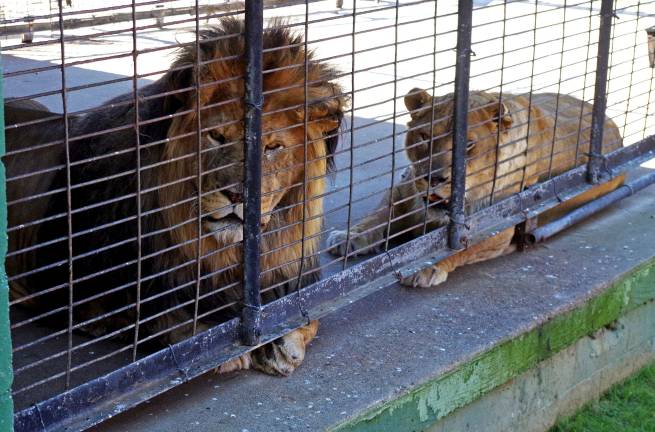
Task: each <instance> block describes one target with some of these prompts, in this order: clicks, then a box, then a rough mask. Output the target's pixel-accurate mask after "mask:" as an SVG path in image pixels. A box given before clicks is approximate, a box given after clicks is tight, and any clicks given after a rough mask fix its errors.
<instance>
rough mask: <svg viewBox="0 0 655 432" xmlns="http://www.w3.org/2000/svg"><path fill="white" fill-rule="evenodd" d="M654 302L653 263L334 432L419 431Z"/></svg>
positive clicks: (633, 271) (654, 267) (338, 427)
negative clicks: (581, 302) (637, 308)
mask: <svg viewBox="0 0 655 432" xmlns="http://www.w3.org/2000/svg"><path fill="white" fill-rule="evenodd" d="M653 299H655V260H651V261H649V262H647V263H644V264H642V265H641V266H638V267H637V268H635V269H633V270H632V271H631V272H630V273H629V274H627V275H624V276H623V277H622V278H620V280H618V281H616V282H615V283H613V284H612V285H611V286H610V287H609V288H607V289H606V290H605V291H604V292H603V293H601V294H600V295H597V296H595V297H592V298H590V299H589V300H587V301H586V302H585V303H584V304H582V305H581V306H579V307H577V308H575V309H573V310H571V311H568V312H565V313H563V314H561V315H558V316H557V317H555V318H553V319H552V320H550V321H548V322H545V323H543V324H542V325H540V326H538V327H536V328H534V329H532V330H531V331H528V332H527V333H524V334H522V335H521V336H518V337H516V338H514V339H511V340H508V341H506V342H504V343H502V344H500V345H497V346H495V347H493V348H492V349H490V350H488V351H486V352H484V353H482V354H480V355H478V356H477V357H476V358H474V359H473V360H471V361H469V362H467V363H465V364H463V365H460V366H459V367H458V368H457V369H455V370H453V371H452V372H450V373H448V374H446V375H444V376H441V377H439V378H438V379H435V380H433V381H430V382H427V383H425V384H422V385H421V386H419V387H417V388H415V389H413V390H412V391H410V392H409V393H406V394H404V395H402V396H400V397H398V398H397V399H394V400H392V401H390V402H387V403H385V404H383V405H381V406H379V407H377V408H374V409H372V410H370V411H368V412H366V413H364V414H362V415H360V416H358V417H356V418H354V419H351V420H348V421H346V422H344V423H342V424H341V425H339V426H337V427H335V428H334V429H333V431H335V432H337V431H338V432H346V431H349V432H351V431H352V432H369V431H370V432H378V431H421V430H424V429H425V428H427V427H428V426H430V425H432V424H433V423H435V422H436V421H437V420H439V419H441V418H443V417H445V416H446V415H448V414H449V413H451V412H453V411H454V410H456V409H457V408H460V407H462V406H464V405H467V404H469V403H471V402H473V401H474V400H476V399H478V398H479V397H481V396H482V395H484V394H486V393H487V392H489V391H491V390H493V389H494V388H496V387H498V386H500V385H502V384H504V383H506V382H507V381H509V380H510V379H512V378H514V377H516V376H517V375H519V374H521V373H523V372H525V371H526V370H528V369H530V368H531V367H534V366H535V365H536V364H537V363H538V362H540V361H542V360H544V359H546V358H548V357H550V356H551V355H553V354H554V353H556V352H558V351H560V350H562V349H564V348H566V347H568V346H570V345H571V344H573V343H574V342H576V341H577V340H578V339H580V338H581V337H584V336H586V335H588V334H590V333H593V332H594V331H596V330H598V329H599V328H601V327H603V326H605V325H608V324H610V323H612V322H613V321H615V320H616V319H618V318H619V317H621V316H622V315H624V314H625V313H627V312H629V311H630V310H632V309H634V308H636V307H637V306H640V305H642V304H644V303H646V302H648V301H652V300H653Z"/></svg>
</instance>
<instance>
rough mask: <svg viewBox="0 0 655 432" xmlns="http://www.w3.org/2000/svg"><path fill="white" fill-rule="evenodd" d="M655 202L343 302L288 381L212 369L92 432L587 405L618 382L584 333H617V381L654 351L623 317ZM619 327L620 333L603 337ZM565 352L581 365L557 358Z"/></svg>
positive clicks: (645, 299)
mask: <svg viewBox="0 0 655 432" xmlns="http://www.w3.org/2000/svg"><path fill="white" fill-rule="evenodd" d="M654 198H655V188H654V187H650V188H648V189H645V190H644V191H642V192H640V193H639V194H637V195H635V196H634V197H632V198H629V199H627V200H625V201H622V202H620V203H619V204H618V205H617V206H615V207H614V208H612V209H610V210H608V211H606V212H604V213H603V214H601V215H599V216H597V217H595V218H593V219H592V220H590V221H588V222H586V223H584V224H582V225H579V226H577V227H575V228H573V229H571V230H568V231H567V232H565V233H563V234H562V235H560V236H558V237H556V238H554V239H552V240H551V241H549V242H547V243H545V244H543V245H541V246H539V247H537V248H534V249H532V250H530V251H529V252H526V253H522V254H513V255H511V256H508V257H505V258H502V259H498V260H494V261H490V262H485V263H481V264H477V265H473V266H469V267H467V268H463V269H460V270H457V271H456V272H454V273H453V274H452V276H451V278H450V279H449V281H448V282H447V283H446V284H444V285H442V286H440V287H439V288H437V289H434V290H407V289H403V288H400V287H398V286H391V287H388V288H385V289H383V290H381V291H379V292H377V293H375V294H374V295H372V296H370V297H368V298H365V299H363V300H361V301H359V302H357V303H355V304H353V305H351V306H349V307H346V308H344V309H342V310H340V311H339V312H337V313H336V314H333V315H330V316H328V317H327V318H325V319H323V320H322V328H321V329H320V331H319V335H320V337H319V338H318V339H317V340H316V342H314V343H313V344H312V346H311V347H310V350H309V352H308V355H307V358H306V360H305V363H304V364H303V366H302V367H301V368H300V369H299V370H298V371H297V372H296V373H295V374H294V375H293V376H291V377H289V378H274V377H268V376H265V375H262V374H259V373H256V372H242V373H236V374H233V375H231V376H227V377H218V376H215V375H210V374H208V375H205V376H202V377H199V378H198V379H196V380H194V381H192V382H190V383H187V384H185V385H182V386H180V387H178V388H176V389H175V390H172V391H170V392H168V393H166V394H164V395H162V396H161V397H158V398H156V399H154V400H153V401H151V402H150V403H147V404H144V405H142V406H141V407H138V408H136V409H134V410H132V411H129V412H127V413H124V414H121V415H119V416H117V417H116V418H114V419H112V420H110V421H108V422H106V423H105V424H103V425H101V426H99V427H98V428H97V430H107V431H121V432H122V431H140V430H158V431H162V432H163V431H179V430H193V431H216V430H221V431H243V430H247V431H250V432H252V431H271V430H275V431H278V430H282V431H284V430H307V431H319V430H328V429H336V430H357V431H359V430H364V431H366V430H370V431H373V430H375V431H380V430H390V431H396V430H398V431H410V430H425V429H429V428H433V430H435V431H445V430H457V431H459V430H462V429H460V426H461V425H463V424H465V423H466V422H467V421H468V420H469V417H470V419H471V425H472V426H471V427H472V429H471V430H476V428H474V427H473V425H475V424H476V423H475V421H476V420H475V419H476V415H474V414H472V413H476V412H477V413H479V412H480V411H478V410H479V409H482V408H476V406H477V407H484V409H485V410H486V409H491V410H494V409H495V410H497V411H496V412H495V413H494V412H486V413H485V416H486V417H484V418H485V419H486V420H485V421H486V423H485V426H486V427H489V425H490V424H491V420H492V419H493V418H496V417H498V418H500V417H503V416H505V417H509V418H510V419H511V415H510V413H511V412H512V410H510V409H509V408H508V407H514V408H515V409H514V411H513V412H515V419H516V420H515V421H516V422H515V423H502V424H504V425H506V427H505V430H511V429H512V428H514V427H515V426H516V425H521V424H530V419H531V417H530V416H529V415H528V414H527V413H531V412H533V411H534V412H536V411H538V409H537V408H540V405H539V403H541V402H538V401H539V400H541V401H542V405H541V407H542V408H543V409H544V411H547V410H548V409H549V408H548V407H556V405H553V402H552V401H553V400H555V399H562V400H565V401H566V400H567V397H571V398H573V396H572V395H574V396H575V397H574V398H575V400H576V401H577V402H576V403H582V402H584V401H586V400H588V399H590V398H592V397H595V396H597V394H598V392H599V391H600V389H601V388H602V387H603V386H604V385H605V384H602V385H601V383H606V385H609V383H611V382H612V380H613V378H611V377H610V378H607V379H605V378H603V376H604V375H603V374H604V372H603V369H602V367H603V363H602V362H598V363H595V362H594V361H595V359H592V358H590V357H589V355H588V353H587V354H585V352H584V351H583V350H582V349H583V348H584V346H585V344H586V346H587V347H593V346H594V343H596V342H594V340H593V339H591V338H588V337H587V335H592V336H594V337H596V340H597V341H609V340H612V337H614V338H615V339H616V338H618V339H617V343H615V344H610V343H608V344H606V345H607V350H606V352H604V353H603V354H602V356H603V358H604V359H607V362H608V363H607V364H610V363H611V364H612V365H613V366H612V370H613V371H615V372H616V373H615V374H613V376H615V377H620V375H621V373H620V372H621V371H623V372H624V373H626V374H627V373H629V372H630V371H632V370H633V369H634V368H636V367H637V365H638V364H639V361H642V360H643V361H645V359H646V358H650V356H651V354H652V343H651V344H650V345H649V344H646V343H641V342H635V341H637V340H638V339H639V338H643V340H647V339H648V338H649V337H650V338H651V339H652V338H655V334H653V333H655V326H653V325H652V323H650V324H648V321H646V320H644V319H641V318H637V319H635V320H633V319H632V317H633V316H637V315H634V314H645V313H646V312H643V311H650V310H651V309H652V308H653V303H652V302H651V301H652V299H653V298H654V297H655V246H654V245H655V229H653V226H654V224H655V220H654V218H655V199H654ZM640 305H641V306H640ZM648 308H650V309H648ZM639 316H641V315H639ZM650 316H652V313H650ZM617 319H618V320H619V321H618V322H619V324H622V325H623V326H624V329H623V330H620V331H619V330H617V331H604V330H602V329H603V328H604V327H605V326H608V325H609V326H612V323H615V322H616V320H617ZM634 322H636V323H641V324H642V326H641V327H638V326H637V327H635V326H634V325H633V324H631V323H634ZM619 328H620V325H619ZM633 329H634V331H633ZM599 330H600V333H598V331H599ZM648 330H650V332H651V333H650V334H649V333H648ZM612 335H615V336H612ZM598 343H601V342H598ZM602 343H605V342H602ZM626 344H628V345H630V344H637V345H640V346H641V347H642V348H644V352H643V355H644V357H643V358H642V357H640V356H641V354H638V352H637V351H635V356H634V357H631V356H630V355H628V353H627V351H626V350H625V348H624V347H625V346H628V345H626ZM630 346H633V345H630ZM649 347H650V348H649ZM648 350H650V351H651V354H649V353H648V352H647V351H648ZM589 352H591V351H589ZM558 353H559V354H558ZM567 353H576V354H575V356H574V357H575V358H576V359H577V360H576V361H572V362H569V363H566V362H564V363H561V362H560V360H558V359H562V358H566V356H567ZM571 355H573V354H571ZM637 357H639V358H642V360H639V361H638V360H637ZM561 361H563V360H561ZM549 362H551V363H552V364H553V365H554V366H552V367H551V369H548V368H547V365H548V364H549ZM567 365H568V366H567ZM573 365H577V366H576V367H577V368H578V369H579V370H580V371H581V372H580V373H579V374H578V375H576V373H574V372H575V370H573V371H572V370H570V369H569V367H570V366H573ZM553 368H554V369H553ZM548 370H550V371H554V372H552V375H554V377H552V380H556V379H559V380H561V382H562V383H564V384H563V385H562V386H561V387H559V388H558V387H556V386H553V387H552V391H551V392H550V393H546V392H545V390H544V395H543V398H542V399H539V398H530V397H528V396H525V397H524V399H523V401H524V402H522V403H524V404H526V403H527V404H532V405H530V408H529V409H527V408H526V409H524V408H521V407H520V405H517V404H518V403H519V402H518V401H517V400H515V399H512V398H510V397H509V396H507V394H510V395H511V394H513V392H519V393H520V391H519V390H517V389H521V388H525V389H528V388H534V389H535V391H536V390H537V389H540V388H538V387H534V386H532V387H530V386H531V385H532V384H533V383H534V382H533V381H530V377H533V378H534V377H537V379H538V378H539V376H541V377H542V379H543V380H544V382H543V385H544V386H547V385H548V382H549V381H548V379H546V378H544V377H545V376H546V374H547V372H546V371H548ZM608 370H609V369H608ZM539 371H541V372H539ZM585 371H586V372H585ZM540 374H541V375H540ZM585 374H586V375H585ZM608 374H609V372H608ZM610 375H611V374H610ZM608 376H609V375H608ZM585 377H586V378H585ZM549 379H550V378H549ZM522 380H523V381H522ZM585 380H586V381H585ZM519 382H525V384H521V385H519V387H514V386H515V385H517V384H516V383H519ZM567 382H568V383H569V384H570V388H568V390H566V391H565V390H563V389H565V388H566V386H565V384H566V383H567ZM585 382H586V383H587V384H584V383H585ZM544 388H546V387H541V389H544ZM548 388H550V387H548ZM503 392H505V393H503ZM485 395H486V396H485ZM570 400H573V399H570ZM503 401H505V402H503ZM525 401H533V402H529V403H528V402H525ZM564 405H566V403H564ZM553 409H555V408H553ZM558 409H559V408H558ZM467 413H468V414H467ZM535 415H536V414H535ZM544 415H545V414H544ZM481 416H482V414H478V418H479V419H480V421H482V417H481ZM465 417H466V419H465ZM534 418H537V417H534ZM544 418H545V417H544ZM510 419H507V421H510ZM549 421H550V420H548V421H546V420H544V421H543V422H542V423H540V424H541V425H542V426H544V427H545V425H546V424H547V423H548V422H549ZM479 424H481V423H479ZM479 424H478V425H479ZM535 424H536V423H535ZM458 425H459V426H458ZM464 430H466V429H464ZM477 430H480V428H477ZM485 430H487V429H486V428H485ZM518 430H523V429H521V428H519V429H518ZM526 430H527V429H526ZM535 430H543V428H537V429H535Z"/></svg>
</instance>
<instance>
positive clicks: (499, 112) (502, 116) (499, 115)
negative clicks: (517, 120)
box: [494, 102, 512, 129]
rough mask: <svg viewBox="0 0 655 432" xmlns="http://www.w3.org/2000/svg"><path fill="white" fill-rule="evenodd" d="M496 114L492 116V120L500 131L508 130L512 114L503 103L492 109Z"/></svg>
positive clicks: (510, 125)
mask: <svg viewBox="0 0 655 432" xmlns="http://www.w3.org/2000/svg"><path fill="white" fill-rule="evenodd" d="M494 109H495V110H496V114H495V115H494V120H495V121H496V123H498V125H499V126H500V127H501V129H509V128H510V127H512V114H511V113H510V112H509V108H508V107H507V105H505V102H501V103H500V106H497V107H495V108H494Z"/></svg>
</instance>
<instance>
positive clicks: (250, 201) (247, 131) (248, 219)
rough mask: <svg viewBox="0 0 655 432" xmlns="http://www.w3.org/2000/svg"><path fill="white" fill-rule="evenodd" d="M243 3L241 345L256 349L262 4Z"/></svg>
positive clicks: (256, 0) (260, 0)
mask: <svg viewBox="0 0 655 432" xmlns="http://www.w3.org/2000/svg"><path fill="white" fill-rule="evenodd" d="M245 3H246V16H245V22H246V28H245V38H246V39H245V40H246V76H245V81H246V95H245V96H246V98H245V104H246V116H245V120H244V121H245V125H244V141H245V145H246V152H245V159H246V160H245V163H244V183H245V184H244V220H243V311H242V322H243V331H242V337H243V343H244V344H246V345H257V344H258V343H259V339H260V336H261V304H262V299H261V293H260V280H259V273H260V269H259V259H260V252H259V251H260V249H259V246H260V243H261V229H260V219H261V198H262V197H261V195H262V183H261V180H262V147H261V141H262V104H263V96H262V50H263V48H262V46H263V45H262V44H263V42H262V40H263V31H264V30H263V29H264V3H263V0H248V1H247V2H245Z"/></svg>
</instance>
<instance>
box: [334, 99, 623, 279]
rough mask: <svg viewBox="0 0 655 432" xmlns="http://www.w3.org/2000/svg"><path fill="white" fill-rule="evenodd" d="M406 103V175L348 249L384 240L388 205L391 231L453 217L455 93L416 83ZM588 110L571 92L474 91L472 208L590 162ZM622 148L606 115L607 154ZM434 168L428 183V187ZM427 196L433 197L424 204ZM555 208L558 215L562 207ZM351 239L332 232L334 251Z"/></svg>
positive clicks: (422, 275)
mask: <svg viewBox="0 0 655 432" xmlns="http://www.w3.org/2000/svg"><path fill="white" fill-rule="evenodd" d="M405 105H406V107H407V109H408V110H409V112H410V116H411V120H410V121H409V122H408V124H407V127H408V130H407V135H406V140H405V150H406V152H407V156H408V158H409V160H410V161H411V165H410V166H409V167H408V168H407V170H406V171H405V173H404V175H403V178H402V181H401V182H400V183H399V184H398V185H396V186H395V187H394V188H393V189H392V190H391V191H390V192H388V193H387V195H386V196H385V197H384V199H383V202H382V204H381V205H380V208H379V209H378V211H376V212H375V213H374V214H373V215H371V216H369V217H367V218H365V219H364V220H362V221H361V222H360V223H358V224H357V225H355V226H354V227H353V228H351V236H350V244H349V245H348V252H349V253H360V254H361V253H369V252H371V251H373V250H375V249H376V248H379V246H380V245H382V244H383V242H384V238H385V235H386V227H387V219H388V217H389V210H388V209H391V211H392V214H391V218H392V219H394V220H395V222H394V223H392V224H391V230H390V235H397V234H398V233H400V232H402V231H403V230H404V231H405V232H406V233H408V234H409V235H410V236H416V235H417V234H420V233H421V232H422V230H423V225H424V221H425V215H426V214H427V217H428V221H427V222H428V224H427V228H428V229H433V228H436V227H439V226H443V225H445V224H446V223H447V222H448V220H449V219H448V213H447V210H446V205H445V203H446V202H447V200H448V199H449V198H450V186H451V182H450V179H449V177H450V170H451V160H452V159H451V156H452V134H451V131H452V116H453V110H454V98H453V95H452V94H449V95H445V96H438V97H434V98H433V97H432V96H431V95H429V94H428V93H427V92H426V91H424V90H421V89H413V90H411V91H410V92H409V93H408V94H407V95H406V96H405ZM591 111H592V106H591V105H590V104H588V103H586V102H582V101H580V100H578V99H576V98H574V97H572V96H568V95H557V94H553V93H542V94H536V93H535V94H532V95H529V94H522V95H513V94H508V93H504V94H503V95H502V99H501V98H500V96H499V95H498V94H497V93H487V92H481V91H478V92H471V93H470V95H469V114H468V125H469V127H468V131H467V133H468V142H469V145H468V147H467V162H466V195H465V202H466V211H467V213H472V212H474V211H476V210H478V209H480V208H483V207H486V206H488V205H489V204H490V203H492V202H496V201H498V200H500V199H502V198H505V197H508V196H510V195H512V194H514V193H517V192H520V191H521V190H522V189H523V188H527V187H529V186H531V185H534V184H535V183H537V182H539V181H543V180H545V179H547V178H548V177H550V176H554V175H557V174H561V173H563V172H565V171H567V170H569V169H571V168H573V167H575V166H579V165H581V164H584V163H586V162H587V160H588V152H589V136H590V131H591ZM431 119H434V121H433V122H431ZM431 123H432V130H430V125H431ZM430 141H432V143H431V145H432V157H431V158H430ZM621 146H622V139H621V135H620V133H619V130H618V128H617V127H616V124H615V123H614V122H613V121H612V120H611V119H610V118H606V119H605V127H604V135H603V145H602V153H603V154H605V153H609V152H611V151H613V150H616V149H618V148H620V147H621ZM430 172H431V178H430V181H431V186H430V187H428V174H429V173H430ZM621 181H622V179H621V178H619V180H618V181H615V182H612V183H611V184H609V185H608V186H601V187H600V189H599V188H596V189H598V190H596V191H595V192H594V193H593V194H591V195H589V194H588V195H585V197H584V198H585V200H589V199H592V198H593V197H597V196H598V195H599V194H600V195H602V193H606V192H607V191H609V190H612V189H613V188H615V187H617V186H618V185H619V184H620V183H621ZM428 197H430V200H429V202H426V200H428ZM390 202H392V203H393V205H390ZM582 203H584V201H583V200H576V204H575V205H581V204H582ZM564 205H566V203H565V204H564ZM571 207H572V206H571V205H568V206H567V208H568V209H569V211H570V210H571V209H572V208H571ZM558 210H560V211H559V213H561V209H558ZM513 234H514V228H511V229H508V230H506V231H504V232H502V233H500V234H499V235H498V236H496V237H494V238H491V239H489V240H486V241H483V242H481V243H479V244H478V245H475V246H473V247H471V248H469V249H467V250H465V251H464V252H461V253H459V254H456V255H454V256H452V257H450V258H448V259H446V260H444V261H442V262H441V263H439V264H437V265H436V266H434V268H430V269H427V270H426V271H423V272H419V273H418V274H417V275H415V276H412V277H410V278H408V280H405V281H403V282H404V283H406V284H411V285H422V286H425V285H433V284H436V283H439V282H442V281H443V280H445V277H446V275H447V273H448V272H450V271H451V270H452V269H454V268H455V267H457V266H459V265H462V264H466V263H471V262H476V261H480V260H484V259H489V258H493V257H495V256H498V255H501V254H503V253H507V252H509V251H511V250H512V247H510V241H511V240H512V237H513ZM346 237H347V235H346V233H345V232H343V231H336V232H333V233H332V234H331V235H330V238H329V239H328V244H329V245H330V246H331V247H332V249H331V251H332V252H334V253H337V254H345V252H346V244H345V243H346V242H345V240H346Z"/></svg>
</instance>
